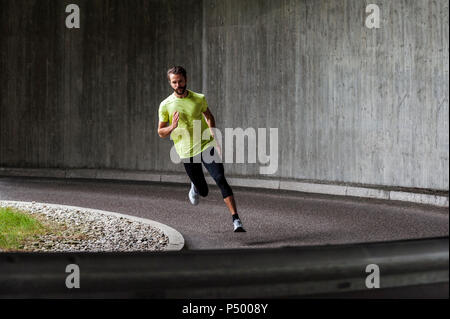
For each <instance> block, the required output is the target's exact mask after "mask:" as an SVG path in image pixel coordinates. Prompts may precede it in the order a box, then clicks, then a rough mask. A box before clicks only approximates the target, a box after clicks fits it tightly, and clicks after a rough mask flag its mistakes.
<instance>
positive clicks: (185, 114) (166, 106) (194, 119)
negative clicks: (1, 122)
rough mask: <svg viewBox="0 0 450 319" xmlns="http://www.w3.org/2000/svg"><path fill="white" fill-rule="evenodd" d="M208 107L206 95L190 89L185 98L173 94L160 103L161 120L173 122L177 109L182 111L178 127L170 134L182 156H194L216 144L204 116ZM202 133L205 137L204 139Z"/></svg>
mask: <svg viewBox="0 0 450 319" xmlns="http://www.w3.org/2000/svg"><path fill="white" fill-rule="evenodd" d="M207 108H208V104H207V103H206V98H205V96H204V95H203V94H199V93H195V92H192V91H190V90H188V95H187V96H186V97H184V98H178V97H176V96H175V95H174V94H172V95H170V96H169V97H168V98H166V99H165V100H164V101H162V102H161V104H160V105H159V110H158V114H159V121H160V122H169V123H170V124H172V117H173V115H174V113H175V112H176V111H178V112H179V113H180V115H179V119H178V127H177V128H176V129H175V130H173V131H172V133H171V134H170V138H171V139H172V140H173V143H174V145H175V149H176V151H177V153H178V155H179V156H180V158H189V157H193V156H195V155H197V154H199V153H201V152H203V151H204V150H205V149H207V148H208V147H210V146H216V143H215V140H214V138H213V137H212V136H211V135H210V132H209V126H208V124H207V123H206V120H205V118H204V117H203V112H205V111H206V109H207ZM205 130H206V132H205ZM202 135H203V136H204V138H205V139H202Z"/></svg>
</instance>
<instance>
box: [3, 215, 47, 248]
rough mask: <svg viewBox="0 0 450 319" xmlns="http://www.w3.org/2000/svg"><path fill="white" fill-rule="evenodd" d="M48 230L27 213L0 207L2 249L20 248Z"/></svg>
mask: <svg viewBox="0 0 450 319" xmlns="http://www.w3.org/2000/svg"><path fill="white" fill-rule="evenodd" d="M46 232H47V227H46V226H44V225H43V224H42V223H41V222H40V221H38V220H37V219H35V218H33V217H31V216H30V215H28V214H27V213H24V212H22V211H20V210H18V209H15V208H11V207H6V208H4V207H0V249H2V250H18V249H20V248H22V247H23V244H24V243H25V242H27V241H29V240H33V239H34V238H36V237H37V236H39V235H42V234H45V233H46Z"/></svg>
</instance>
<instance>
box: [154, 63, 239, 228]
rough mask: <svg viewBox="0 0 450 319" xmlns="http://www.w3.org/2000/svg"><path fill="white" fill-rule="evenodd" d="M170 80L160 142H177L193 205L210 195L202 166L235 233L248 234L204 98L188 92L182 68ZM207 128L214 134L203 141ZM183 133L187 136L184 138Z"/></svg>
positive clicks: (161, 107)
mask: <svg viewBox="0 0 450 319" xmlns="http://www.w3.org/2000/svg"><path fill="white" fill-rule="evenodd" d="M167 78H168V80H169V83H170V86H171V87H172V89H173V91H174V92H173V94H171V95H170V96H169V97H168V98H166V99H165V100H164V101H162V102H161V104H160V105H159V111H158V113H159V125H158V135H159V136H160V137H161V138H165V137H167V136H168V135H171V137H172V140H173V141H174V145H175V150H176V151H177V153H178V155H179V156H180V158H181V159H182V161H183V164H184V168H185V170H186V173H187V174H188V176H189V178H190V180H191V189H190V191H189V200H190V201H191V203H192V204H193V205H198V202H199V195H200V196H202V197H206V196H207V195H208V184H206V180H205V176H204V174H203V168H202V163H203V165H204V166H205V167H206V169H207V170H208V172H209V174H210V175H211V176H212V178H213V179H214V181H215V182H216V184H217V186H219V188H220V191H221V193H222V197H223V200H224V202H225V204H226V205H227V207H228V209H229V210H230V213H231V216H232V218H233V226H234V231H235V232H245V230H244V227H243V226H242V222H241V220H240V219H239V215H238V214H237V209H236V203H235V201H234V196H233V191H232V190H231V187H230V185H228V182H227V180H226V179H225V174H224V167H223V164H222V162H221V160H220V157H219V155H221V151H220V146H219V145H218V143H216V140H215V138H214V131H213V130H212V128H215V125H216V124H215V120H214V116H213V115H212V113H211V111H210V110H209V108H208V104H207V103H206V98H205V96H204V95H203V94H199V93H195V92H192V91H190V90H187V89H186V86H187V84H186V83H187V76H186V70H185V69H184V68H183V67H181V66H176V67H173V68H171V69H170V70H169V71H167ZM202 115H203V116H202ZM194 121H198V122H197V123H201V134H200V136H199V137H198V138H197V139H196V140H194V138H195V137H196V135H195V134H194V132H193V131H194V129H193V128H194V126H195V124H194ZM208 127H209V130H210V132H211V134H210V137H209V138H208V139H202V136H203V132H204V131H205V130H207V129H208ZM177 129H178V132H177ZM181 130H183V131H185V132H188V134H182V132H181ZM172 132H173V133H172ZM177 133H178V134H177Z"/></svg>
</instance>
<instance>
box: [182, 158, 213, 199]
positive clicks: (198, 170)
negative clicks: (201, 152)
mask: <svg viewBox="0 0 450 319" xmlns="http://www.w3.org/2000/svg"><path fill="white" fill-rule="evenodd" d="M183 164H184V169H185V170H186V173H187V175H188V176H189V179H190V180H191V182H192V183H193V184H194V186H195V188H196V190H197V192H198V193H199V194H200V196H202V197H206V196H208V184H206V180H205V175H204V174H203V168H202V163H186V162H185V163H183Z"/></svg>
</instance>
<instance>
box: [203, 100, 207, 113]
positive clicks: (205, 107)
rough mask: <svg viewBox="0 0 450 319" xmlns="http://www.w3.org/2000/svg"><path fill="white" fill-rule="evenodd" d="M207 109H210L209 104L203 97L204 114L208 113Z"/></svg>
mask: <svg viewBox="0 0 450 319" xmlns="http://www.w3.org/2000/svg"><path fill="white" fill-rule="evenodd" d="M207 109H208V103H207V102H206V97H203V99H202V113H203V112H206V110H207Z"/></svg>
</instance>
